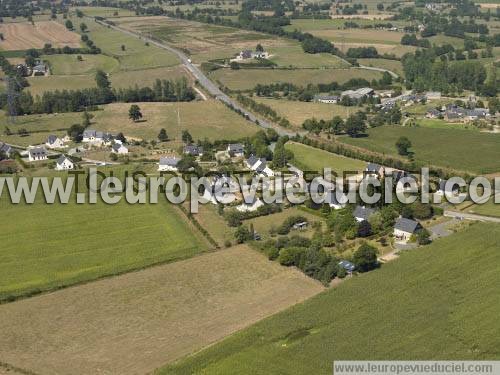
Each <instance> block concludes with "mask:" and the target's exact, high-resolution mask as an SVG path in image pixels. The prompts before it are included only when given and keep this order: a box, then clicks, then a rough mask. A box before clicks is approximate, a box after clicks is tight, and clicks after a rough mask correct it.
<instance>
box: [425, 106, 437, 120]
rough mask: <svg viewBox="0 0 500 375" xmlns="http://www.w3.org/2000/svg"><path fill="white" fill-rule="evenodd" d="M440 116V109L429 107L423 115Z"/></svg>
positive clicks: (428, 116) (429, 116)
mask: <svg viewBox="0 0 500 375" xmlns="http://www.w3.org/2000/svg"><path fill="white" fill-rule="evenodd" d="M439 116H441V111H438V110H437V109H436V108H431V109H429V110H428V111H427V112H426V113H425V117H427V118H438V117H439Z"/></svg>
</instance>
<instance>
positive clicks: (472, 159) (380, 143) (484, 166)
mask: <svg viewBox="0 0 500 375" xmlns="http://www.w3.org/2000/svg"><path fill="white" fill-rule="evenodd" d="M367 134H368V137H361V138H348V137H342V138H339V141H341V142H345V143H349V144H351V145H354V146H358V147H362V148H366V149H368V150H371V151H375V152H379V153H383V154H386V155H396V146H395V144H396V141H397V140H398V139H399V137H401V136H405V137H408V138H409V139H410V141H411V142H412V145H413V147H412V151H413V152H414V153H415V154H414V158H415V160H416V161H418V162H421V163H424V164H431V165H436V166H439V167H444V168H452V169H456V170H461V171H468V172H473V173H493V172H498V171H499V170H500V160H499V159H498V149H499V146H500V135H497V134H486V133H479V132H472V131H470V132H469V131H463V130H458V129H437V128H429V127H402V126H382V127H379V128H375V129H368V131H367ZM465 150H467V152H464V151H465Z"/></svg>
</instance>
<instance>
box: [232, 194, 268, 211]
mask: <svg viewBox="0 0 500 375" xmlns="http://www.w3.org/2000/svg"><path fill="white" fill-rule="evenodd" d="M263 205H264V202H262V201H261V200H260V199H259V198H256V197H254V199H253V202H251V203H246V202H243V203H242V204H240V205H239V206H237V207H236V209H237V210H238V211H240V212H254V211H257V209H258V208H259V207H262V206H263Z"/></svg>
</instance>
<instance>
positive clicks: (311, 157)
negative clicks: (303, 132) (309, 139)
mask: <svg viewBox="0 0 500 375" xmlns="http://www.w3.org/2000/svg"><path fill="white" fill-rule="evenodd" d="M285 147H286V148H287V149H288V150H290V151H292V152H293V155H294V161H293V163H294V164H297V166H298V167H302V168H307V169H309V170H311V171H322V170H323V169H324V168H331V169H332V171H335V172H336V173H337V174H342V172H344V171H363V170H364V169H365V167H366V163H365V162H363V161H361V160H356V159H350V158H346V157H344V156H340V155H336V154H332V153H330V152H327V151H323V150H320V149H317V148H314V147H311V146H307V145H303V144H300V143H295V142H288V143H287V144H286V145H285Z"/></svg>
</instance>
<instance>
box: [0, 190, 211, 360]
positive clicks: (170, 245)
mask: <svg viewBox="0 0 500 375" xmlns="http://www.w3.org/2000/svg"><path fill="white" fill-rule="evenodd" d="M39 199H40V200H38V201H37V203H36V204H34V205H29V206H28V205H26V204H21V205H13V204H11V203H10V202H9V201H8V198H7V197H5V196H4V197H2V198H1V200H0V205H1V210H2V213H3V214H4V215H7V216H8V217H9V220H8V221H6V222H5V223H4V224H3V229H2V232H1V233H0V242H1V243H2V253H1V254H0V300H5V299H7V298H8V297H10V296H20V295H26V294H29V293H34V292H36V291H41V290H42V291H43V290H51V289H54V288H59V287H62V286H67V285H71V284H75V283H79V282H82V281H88V280H93V279H96V278H99V277H103V276H106V275H112V274H117V273H122V272H125V271H130V270H133V269H138V268H143V267H146V266H149V265H152V264H156V263H160V262H170V261H174V260H178V259H184V258H189V257H192V256H193V255H196V254H199V253H200V252H203V251H204V250H207V248H208V246H207V245H206V244H205V242H204V240H203V238H202V237H201V235H199V234H198V233H197V231H196V229H194V228H193V227H192V226H191V225H190V224H188V222H187V219H185V218H184V217H183V216H182V214H180V212H179V211H177V209H176V208H174V207H173V206H172V205H169V204H167V203H166V201H165V200H162V199H160V201H159V203H158V204H147V205H139V204H137V205H128V204H127V203H126V202H125V201H124V200H123V201H122V203H120V204H117V205H107V204H104V203H103V202H98V203H97V204H85V205H77V204H76V203H75V201H74V200H73V201H71V202H70V203H68V204H66V205H63V204H54V205H51V206H50V207H48V206H47V205H46V204H44V203H43V202H42V198H41V197H40V198H39ZM145 244H147V245H145ZM2 352H3V350H2Z"/></svg>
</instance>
